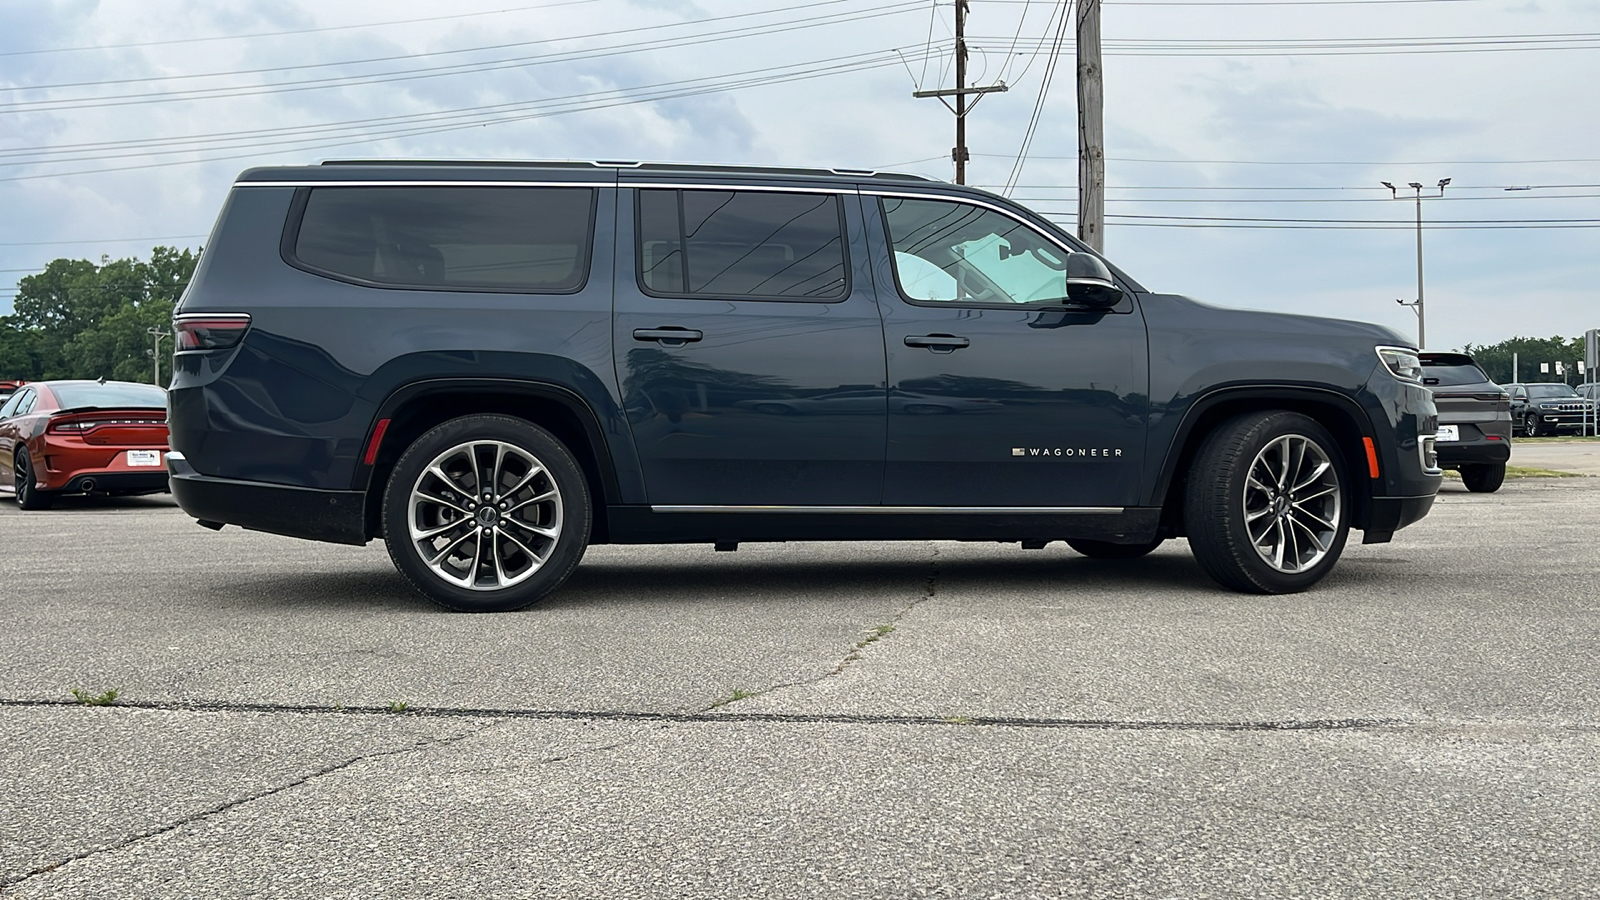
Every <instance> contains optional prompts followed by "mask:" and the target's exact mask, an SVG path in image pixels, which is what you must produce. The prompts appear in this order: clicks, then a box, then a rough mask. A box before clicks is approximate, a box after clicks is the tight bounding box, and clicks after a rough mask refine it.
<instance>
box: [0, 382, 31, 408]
mask: <svg viewBox="0 0 1600 900" xmlns="http://www.w3.org/2000/svg"><path fill="white" fill-rule="evenodd" d="M25 384H27V382H26V381H0V406H4V405H5V402H6V401H7V400H10V399H11V395H12V394H15V393H16V392H17V389H18V388H20V387H22V386H23V385H25Z"/></svg>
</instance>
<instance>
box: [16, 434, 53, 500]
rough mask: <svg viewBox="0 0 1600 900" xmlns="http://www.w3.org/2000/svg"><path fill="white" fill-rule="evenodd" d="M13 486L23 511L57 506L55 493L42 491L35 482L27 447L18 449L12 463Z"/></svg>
mask: <svg viewBox="0 0 1600 900" xmlns="http://www.w3.org/2000/svg"><path fill="white" fill-rule="evenodd" d="M11 475H12V480H11V484H12V485H13V487H14V488H15V490H16V492H17V505H18V506H20V507H22V508H23V509H28V510H39V509H49V508H50V507H52V506H55V505H56V492H55V491H41V490H39V486H38V485H37V484H35V483H34V481H33V460H32V459H31V458H29V456H28V448H27V447H18V448H17V454H16V457H15V460H14V461H13V462H12V463H11Z"/></svg>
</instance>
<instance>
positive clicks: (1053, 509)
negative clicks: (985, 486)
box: [650, 505, 1127, 516]
mask: <svg viewBox="0 0 1600 900" xmlns="http://www.w3.org/2000/svg"><path fill="white" fill-rule="evenodd" d="M650 511H651V512H660V513H823V514H840V513H848V514H857V513H880V514H882V513H890V514H912V515H916V514H926V515H951V514H969V515H970V514H976V515H995V514H1006V515H1010V514H1016V513H1024V514H1033V515H1094V516H1110V515H1118V514H1120V513H1123V512H1126V511H1127V507H1125V506H728V505H711V506H698V505H661V506H656V505H652V506H651V507H650Z"/></svg>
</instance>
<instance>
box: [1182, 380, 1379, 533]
mask: <svg viewBox="0 0 1600 900" xmlns="http://www.w3.org/2000/svg"><path fill="white" fill-rule="evenodd" d="M1275 411H1287V412H1297V413H1300V414H1302V415H1305V416H1308V417H1310V418H1311V419H1313V420H1315V421H1316V422H1317V423H1318V424H1320V425H1322V427H1324V428H1326V429H1328V432H1329V433H1330V434H1332V435H1333V439H1334V442H1335V444H1336V447H1335V449H1336V450H1338V452H1339V453H1340V455H1341V456H1342V457H1343V458H1344V462H1345V471H1346V472H1348V473H1350V475H1351V478H1350V486H1351V491H1350V499H1351V527H1353V528H1362V529H1364V528H1365V527H1366V525H1367V524H1368V522H1369V521H1370V518H1371V509H1372V496H1373V480H1372V479H1371V478H1368V477H1365V473H1366V471H1367V462H1366V447H1365V445H1364V444H1363V441H1362V439H1363V438H1374V439H1376V435H1375V433H1374V431H1373V428H1372V424H1371V420H1370V419H1369V418H1368V416H1367V414H1366V412H1365V411H1364V410H1363V409H1362V408H1361V406H1360V405H1359V404H1357V403H1356V401H1355V400H1354V399H1352V398H1351V397H1349V396H1347V395H1345V394H1343V393H1340V392H1338V391H1332V390H1327V389H1322V388H1310V387H1238V388H1224V389H1221V390H1217V391H1214V392H1212V393H1210V394H1207V395H1205V396H1204V397H1201V398H1200V399H1199V400H1197V401H1195V403H1193V404H1192V405H1191V406H1190V407H1189V410H1188V412H1186V413H1185V415H1184V418H1183V421H1182V422H1181V423H1180V424H1179V426H1178V429H1177V431H1176V432H1175V433H1174V435H1173V438H1172V441H1171V443H1170V444H1169V446H1168V448H1167V454H1166V456H1165V461H1164V462H1163V464H1162V468H1161V471H1160V474H1159V475H1158V476H1157V480H1156V484H1155V489H1154V491H1153V492H1152V499H1153V500H1154V502H1155V505H1158V506H1160V507H1161V524H1160V533H1161V534H1162V535H1163V536H1177V535H1182V534H1183V533H1184V526H1183V506H1184V484H1185V480H1186V475H1187V473H1188V471H1189V468H1190V466H1191V465H1192V464H1193V462H1194V458H1195V456H1196V454H1198V453H1199V450H1200V446H1201V445H1202V444H1203V443H1204V442H1205V439H1206V438H1207V437H1208V436H1209V435H1210V434H1211V433H1212V432H1213V431H1215V430H1216V429H1217V427H1218V426H1219V425H1221V424H1222V423H1224V422H1227V421H1229V420H1231V419H1233V418H1235V417H1237V416H1240V415H1244V414H1246V413H1259V412H1275Z"/></svg>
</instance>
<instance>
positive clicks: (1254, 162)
mask: <svg viewBox="0 0 1600 900" xmlns="http://www.w3.org/2000/svg"><path fill="white" fill-rule="evenodd" d="M973 155H974V156H987V157H995V158H999V159H1009V158H1010V157H1009V156H1008V155H1007V154H1004V153H975V154H973ZM1034 159H1065V160H1072V161H1074V162H1076V161H1077V159H1078V157H1076V156H1035V157H1034ZM1106 159H1107V160H1108V161H1111V162H1131V163H1161V164H1175V165H1234V166H1535V165H1547V164H1550V165H1553V164H1557V163H1593V162H1600V157H1597V158H1589V159H1498V160H1497V159H1446V160H1422V161H1418V160H1393V159H1380V160H1309V159H1303V160H1294V159H1281V160H1278V159H1152V158H1148V157H1133V156H1108V157H1106Z"/></svg>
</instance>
